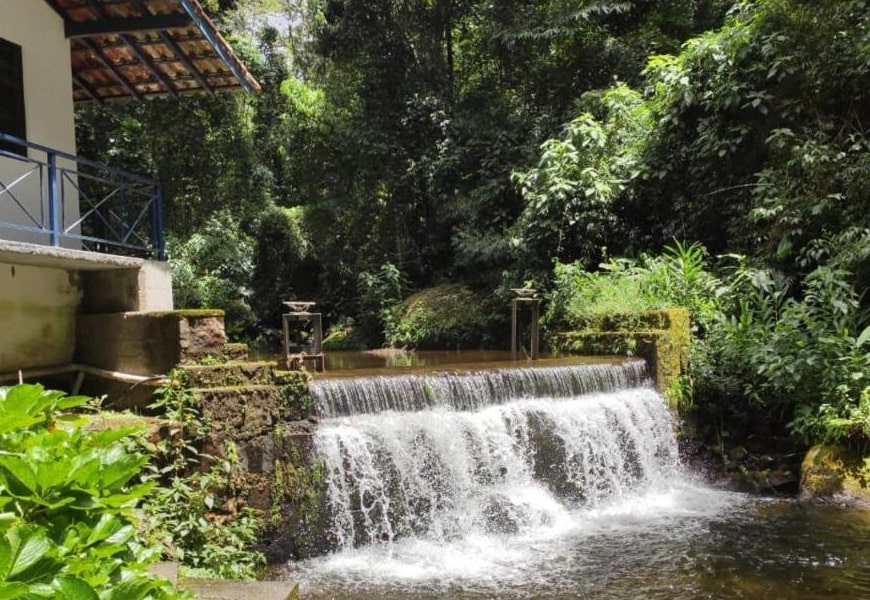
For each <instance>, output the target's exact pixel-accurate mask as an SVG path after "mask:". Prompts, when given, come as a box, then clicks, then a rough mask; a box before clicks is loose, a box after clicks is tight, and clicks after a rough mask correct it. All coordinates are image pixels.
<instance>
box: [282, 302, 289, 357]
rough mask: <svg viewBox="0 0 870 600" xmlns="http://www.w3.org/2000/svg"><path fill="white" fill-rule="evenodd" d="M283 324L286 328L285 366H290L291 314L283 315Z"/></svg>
mask: <svg viewBox="0 0 870 600" xmlns="http://www.w3.org/2000/svg"><path fill="white" fill-rule="evenodd" d="M281 324H282V326H283V329H284V367H285V368H286V369H289V368H290V315H289V314H284V315H282V316H281Z"/></svg>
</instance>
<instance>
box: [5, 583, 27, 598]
mask: <svg viewBox="0 0 870 600" xmlns="http://www.w3.org/2000/svg"><path fill="white" fill-rule="evenodd" d="M29 592H30V586H29V585H27V584H26V583H21V582H18V581H4V582H0V600H13V599H14V598H21V597H22V596H24V595H25V594H27V593H29Z"/></svg>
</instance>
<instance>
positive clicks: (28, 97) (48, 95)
mask: <svg viewBox="0 0 870 600" xmlns="http://www.w3.org/2000/svg"><path fill="white" fill-rule="evenodd" d="M0 38H3V39H6V40H8V41H10V42H12V43H14V44H18V45H19V46H21V49H22V50H21V53H22V63H23V70H24V104H25V112H26V119H27V139H28V140H29V141H31V142H35V143H37V144H42V145H43V146H48V147H50V148H54V149H56V150H61V151H63V152H67V153H69V154H75V153H76V144H75V123H74V112H73V100H72V68H71V66H70V46H69V40H67V39H66V37H65V36H64V28H63V19H61V18H60V16H59V15H58V14H57V13H55V12H54V11H53V10H52V9H51V8H50V7H49V6H48V4H47V3H45V2H44V1H43V0H0ZM30 157H31V158H34V159H37V160H44V159H45V156H44V155H43V154H42V153H38V152H31V154H30ZM59 166H62V167H67V168H69V167H71V166H72V165H70V164H69V163H61V164H60V165H59ZM26 173H30V174H29V175H27V176H26V177H25V179H24V180H23V181H22V182H21V183H19V184H18V185H17V186H16V187H15V188H13V192H14V193H15V195H16V197H17V199H18V201H19V202H21V203H22V204H24V206H25V207H26V208H27V210H28V211H29V212H30V213H31V214H32V215H33V217H35V218H36V219H37V220H40V219H41V215H42V214H45V215H47V214H48V207H47V197H40V193H39V190H40V185H39V178H38V173H37V172H34V171H33V165H31V164H28V163H25V162H21V161H15V160H12V159H9V158H5V157H0V181H2V182H4V183H6V184H7V185H8V184H9V183H10V182H12V181H14V180H15V179H17V178H18V177H21V176H22V175H25V174H26ZM43 187H44V189H45V190H47V184H46V185H44V186H43ZM65 188H66V194H67V196H68V197H67V198H66V202H65V207H64V212H65V221H66V225H67V226H68V225H70V224H72V223H75V221H76V220H77V219H78V215H79V207H78V195H77V194H76V193H75V187H74V186H73V185H72V184H71V183H70V182H69V181H68V182H66V184H65ZM0 192H2V187H0ZM43 196H44V194H43ZM46 218H47V216H46ZM0 221H3V222H12V223H21V224H27V225H33V223H32V221H30V219H28V217H27V216H26V215H25V214H24V212H23V211H22V210H21V209H20V208H19V207H17V206H15V204H14V202H13V201H12V199H11V198H10V197H9V195H8V194H2V193H0ZM0 239H7V240H13V241H22V242H36V243H47V241H48V238H47V236H34V235H28V234H25V233H23V232H17V231H12V230H9V229H6V228H0ZM65 245H68V244H65ZM73 246H74V247H79V245H78V244H75V245H73Z"/></svg>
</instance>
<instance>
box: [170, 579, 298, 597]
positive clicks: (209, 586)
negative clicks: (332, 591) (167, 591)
mask: <svg viewBox="0 0 870 600" xmlns="http://www.w3.org/2000/svg"><path fill="white" fill-rule="evenodd" d="M178 587H180V588H181V589H182V590H185V591H188V592H192V593H193V597H194V598H199V599H201V600H251V599H252V598H256V600H299V585H298V584H291V583H288V582H282V581H226V580H223V579H181V580H179V582H178Z"/></svg>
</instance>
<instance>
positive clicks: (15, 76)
mask: <svg viewBox="0 0 870 600" xmlns="http://www.w3.org/2000/svg"><path fill="white" fill-rule="evenodd" d="M0 132H3V133H6V134H9V135H14V136H15V137H20V138H25V137H27V128H26V126H25V120H24V71H23V69H22V66H21V46H19V45H17V44H13V43H12V42H8V41H6V40H4V39H2V38H0ZM0 150H7V151H9V152H15V153H17V154H22V155H23V154H26V153H27V150H26V149H25V148H23V147H21V146H18V145H16V144H10V143H5V142H0Z"/></svg>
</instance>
